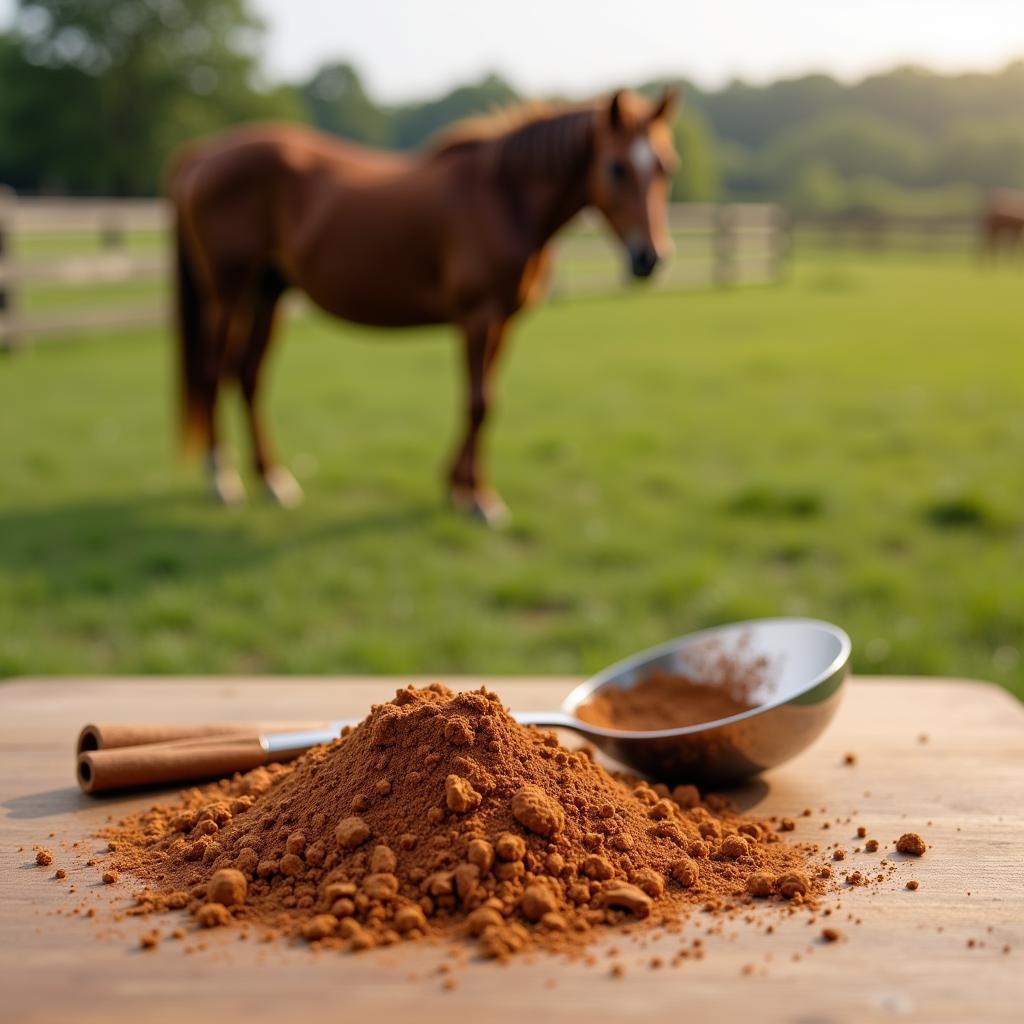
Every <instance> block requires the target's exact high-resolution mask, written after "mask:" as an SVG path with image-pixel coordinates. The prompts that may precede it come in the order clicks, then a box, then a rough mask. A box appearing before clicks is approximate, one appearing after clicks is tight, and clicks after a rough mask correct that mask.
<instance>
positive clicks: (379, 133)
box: [301, 64, 395, 146]
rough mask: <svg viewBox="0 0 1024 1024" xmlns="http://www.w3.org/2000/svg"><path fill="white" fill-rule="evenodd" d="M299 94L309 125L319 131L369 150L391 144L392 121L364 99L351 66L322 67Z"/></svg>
mask: <svg viewBox="0 0 1024 1024" xmlns="http://www.w3.org/2000/svg"><path fill="white" fill-rule="evenodd" d="M301 91H302V98H303V100H304V101H305V103H306V106H307V108H308V110H309V114H310V117H311V119H312V121H313V124H314V125H316V127H317V128H319V129H320V130H321V131H325V132H330V133H331V134H332V135H340V136H342V137H344V138H346V139H353V140H355V141H356V142H364V143H366V144H367V145H371V146H391V145H393V144H394V141H395V130H394V123H393V118H392V117H391V116H389V114H388V112H387V111H385V110H382V109H381V108H380V107H378V106H377V105H376V104H375V103H374V102H373V100H371V99H370V97H369V96H367V94H366V90H365V89H364V88H363V83H362V80H361V79H360V77H359V73H358V72H357V71H356V69H355V68H354V67H353V66H352V65H351V64H325V65H324V66H323V67H322V68H320V70H319V71H317V73H316V74H315V75H314V76H313V77H312V78H311V79H310V80H309V81H308V82H306V83H305V84H304V85H303V86H302V90H301Z"/></svg>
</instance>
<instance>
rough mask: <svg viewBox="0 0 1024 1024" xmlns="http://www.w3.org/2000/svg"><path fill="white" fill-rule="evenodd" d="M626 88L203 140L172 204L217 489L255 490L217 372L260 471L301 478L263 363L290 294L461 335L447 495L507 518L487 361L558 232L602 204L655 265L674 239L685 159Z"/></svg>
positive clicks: (290, 482) (272, 477)
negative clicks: (225, 419)
mask: <svg viewBox="0 0 1024 1024" xmlns="http://www.w3.org/2000/svg"><path fill="white" fill-rule="evenodd" d="M673 100H674V96H673V94H672V93H671V92H669V91H666V93H665V94H664V96H663V97H662V98H661V99H660V100H659V101H658V102H656V103H652V102H649V101H647V100H645V99H644V98H642V97H640V96H638V95H636V94H634V93H629V92H619V93H616V94H615V95H614V96H613V97H612V98H611V100H610V101H604V102H601V103H598V104H593V105H587V106H582V107H571V108H568V107H563V108H554V109H552V108H545V109H543V110H537V109H530V110H523V111H520V112H519V113H518V115H512V117H511V118H509V117H508V116H505V117H503V116H502V115H495V116H494V117H491V118H486V119H483V120H480V121H474V122H466V123H465V124H463V125H459V126H456V128H455V129H454V130H453V131H452V132H450V133H448V134H446V135H444V136H442V137H441V138H440V140H439V141H437V142H436V143H435V144H434V146H433V147H432V148H431V149H429V150H427V151H425V152H424V153H422V154H417V155H407V154H406V155H400V154H393V153H384V152H377V151H373V150H368V149H363V148H361V147H358V146H355V145H352V144H350V143H347V142H342V141H339V140H338V139H334V138H329V137H327V136H323V135H319V134H316V133H314V132H312V131H309V130H307V129H304V128H300V127H297V126H293V125H270V126H260V127H248V128H243V129H240V130H237V131H234V132H232V133H230V134H228V135H226V136H222V137H220V138H217V139H214V140H212V141H208V142H204V143H201V144H197V145H194V146H192V147H189V148H187V149H186V150H184V151H183V152H182V153H181V154H180V155H179V156H178V158H177V160H176V162H175V164H174V166H173V170H172V173H171V178H170V182H169V187H170V194H171V198H172V200H173V202H174V206H175V210H176V230H177V276H178V320H179V334H180V348H181V371H182V372H181V376H182V392H183V433H184V436H185V440H186V443H187V444H189V445H190V446H195V445H196V444H197V443H198V444H199V445H201V446H204V447H205V449H206V453H207V458H208V466H209V471H210V477H211V484H212V487H213V491H214V493H215V495H216V496H217V497H218V498H219V499H220V500H222V501H224V502H234V501H239V500H241V499H243V498H244V490H243V488H242V482H241V478H240V477H239V475H238V473H237V471H236V470H234V469H233V468H232V467H231V466H230V465H229V464H227V463H226V461H225V460H224V459H223V458H222V454H221V452H220V450H219V449H218V441H217V428H216V405H217V396H218V392H219V389H220V385H221V384H226V383H229V382H231V381H236V380H237V382H238V383H239V385H240V386H241V391H242V395H243V397H244V399H245V405H246V409H247V413H248V422H249V430H250V433H251V439H252V447H253V453H254V456H255V467H256V471H257V472H258V473H259V475H260V476H261V477H262V479H263V481H264V483H265V485H266V487H267V490H268V491H269V494H270V496H271V497H272V498H273V499H275V500H276V501H278V502H279V503H281V504H282V505H292V504H295V503H296V502H297V501H299V500H300V499H301V497H302V492H301V490H300V488H299V485H298V483H297V482H296V481H295V478H294V477H293V476H292V475H291V473H289V472H288V470H287V469H286V468H284V467H283V466H282V465H280V464H279V463H278V462H277V461H276V459H275V458H274V455H273V454H272V451H271V447H270V445H269V443H268V441H267V435H266V432H265V430H264V428H263V424H262V420H261V415H260V406H259V394H260V369H261V367H262V366H263V360H264V356H265V355H266V352H267V348H268V345H269V343H270V338H271V333H272V330H273V326H274V314H275V309H276V308H277V305H278V300H279V299H280V298H281V295H282V294H283V293H284V292H285V291H286V290H287V289H288V288H289V287H296V288H300V289H302V291H304V292H305V293H306V294H307V295H309V296H310V298H311V299H312V300H313V301H314V302H315V303H316V304H317V305H319V306H321V307H322V308H323V309H325V310H326V311H327V312H329V313H332V314H334V315H335V316H338V317H342V318H344V319H346V320H351V321H354V322H356V323H361V324H369V325H374V326H380V327H407V326H413V325H418V324H438V323H452V324H455V325H456V326H458V327H459V328H460V329H461V331H462V334H463V335H464V339H465V363H466V371H467V377H468V400H467V403H466V413H465V416H466V422H465V434H464V437H463V439H462V442H461V444H460V445H459V447H458V450H457V451H456V453H455V457H454V459H453V461H452V463H451V467H450V470H449V473H448V486H449V489H450V496H451V500H452V502H453V503H454V505H455V506H456V507H457V508H459V509H461V510H465V511H468V512H470V513H472V514H474V515H476V516H478V517H480V518H481V519H483V520H485V521H488V522H492V521H496V520H499V519H501V518H502V517H503V515H504V514H505V511H506V510H505V506H504V504H503V503H502V501H501V499H500V497H499V496H498V495H497V494H496V492H495V491H493V490H492V489H490V488H489V487H487V486H486V484H485V483H484V479H483V474H482V473H481V470H480V466H479V458H478V439H479V435H480V429H481V427H482V426H483V423H484V420H485V418H486V416H487V410H488V405H489V403H490V399H491V375H492V370H493V368H494V365H495V363H496V361H497V358H498V355H499V353H500V351H501V348H502V342H503V340H504V337H505V330H506V326H507V324H508V321H509V319H510V318H511V317H512V316H513V315H514V314H515V313H516V312H517V311H518V310H519V309H520V308H522V307H523V306H524V305H525V304H527V303H528V302H530V301H531V300H533V299H535V298H536V297H537V294H538V291H539V290H540V286H541V284H542V279H543V277H544V272H545V270H546V269H547V266H548V263H549V250H548V243H549V242H550V240H551V238H552V236H553V235H554V234H555V233H556V232H557V231H558V230H559V229H560V228H561V227H562V226H563V225H565V224H566V223H567V222H568V221H569V220H570V219H571V218H572V217H574V216H575V215H576V214H577V213H579V212H580V211H581V210H582V209H583V208H584V207H587V206H594V207H596V208H597V209H598V210H600V211H601V213H602V214H603V215H604V217H605V218H606V219H607V221H608V223H609V224H610V226H611V228H612V230H613V231H614V233H615V234H616V235H617V236H618V238H619V239H620V240H621V241H622V243H623V244H624V245H625V247H626V249H627V251H628V254H629V261H630V266H631V269H632V272H633V274H634V275H636V276H637V277H647V276H648V275H649V274H650V273H651V272H652V271H653V270H654V267H655V265H656V264H657V262H658V260H659V257H660V256H661V255H662V254H663V253H664V251H665V250H666V248H667V225H666V220H667V218H666V196H667V189H668V182H669V177H670V175H671V172H672V169H673V165H674V162H675V160H676V156H675V153H674V152H673V149H672V142H671V130H670V126H669V112H670V109H671V107H672V104H673Z"/></svg>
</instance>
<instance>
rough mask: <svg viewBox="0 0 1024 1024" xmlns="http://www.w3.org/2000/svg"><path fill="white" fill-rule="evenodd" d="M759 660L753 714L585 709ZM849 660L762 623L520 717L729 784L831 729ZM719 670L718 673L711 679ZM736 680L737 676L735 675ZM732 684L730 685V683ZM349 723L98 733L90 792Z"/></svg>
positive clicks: (225, 767)
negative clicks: (611, 717) (628, 718)
mask: <svg viewBox="0 0 1024 1024" xmlns="http://www.w3.org/2000/svg"><path fill="white" fill-rule="evenodd" d="M755 659H757V662H758V664H759V665H761V664H762V662H763V664H764V665H766V666H767V669H768V671H762V670H761V669H760V668H759V670H758V672H757V673H756V674H755V675H754V676H753V678H754V679H755V682H756V685H755V686H754V687H753V688H752V689H751V690H750V692H749V693H748V694H747V696H748V698H749V700H748V702H749V703H750V704H753V705H754V706H753V707H752V708H751V709H750V710H748V711H743V712H742V713H740V714H736V715H732V716H730V717H728V718H720V719H718V720H716V721H713V722H703V723H701V724H699V725H687V726H682V727H679V728H666V729H657V730H653V731H647V732H630V731H627V730H623V729H608V728H602V727H601V726H598V725H594V724H591V723H590V722H587V721H584V720H583V719H581V718H580V717H579V714H578V710H579V708H580V706H581V705H582V704H585V703H586V702H587V701H588V700H590V699H591V698H592V697H593V696H594V695H595V694H597V693H599V692H600V691H602V690H604V689H606V688H611V687H614V688H617V689H619V690H628V689H630V688H631V687H633V686H636V685H637V684H638V683H641V682H643V681H644V680H645V679H647V678H648V677H649V676H650V675H651V674H652V673H654V672H660V673H663V674H669V675H674V676H681V677H685V678H687V679H689V680H691V681H693V682H694V683H699V684H702V685H705V686H709V687H714V686H715V685H716V674H717V672H716V667H719V666H721V665H722V664H729V663H731V664H734V665H735V666H738V667H739V669H740V671H742V666H743V665H744V664H745V663H746V664H749V663H751V662H752V661H753V660H755ZM849 660H850V638H849V637H848V636H847V635H846V634H845V633H844V632H843V631H842V630H841V629H839V627H838V626H832V625H829V623H827V622H817V621H815V620H814V619H761V620H757V621H754V622H741V623H737V624H736V625H732V626H720V627H718V628H717V629H707V630H704V631H703V632H701V633H693V634H692V635H690V636H684V637H679V638H678V639H676V640H670V641H669V642H668V643H666V644H661V645H660V646H659V647H653V648H651V649H650V650H649V651H643V652H642V653H640V654H636V655H634V656H633V657H632V658H627V659H626V660H625V661H620V662H619V663H618V664H616V665H612V666H611V668H606V669H605V670H604V671H603V672H599V673H598V674H597V675H596V676H594V677H593V678H592V679H589V680H587V682H585V683H582V684H580V685H579V686H577V687H576V689H575V690H573V691H572V693H570V694H569V696H568V697H566V699H565V700H564V701H563V702H562V707H561V709H560V710H558V711H519V712H514V713H513V715H514V717H515V719H516V720H517V721H518V722H520V723H522V724H523V725H539V726H550V727H553V728H559V729H572V730H574V731H575V732H578V733H580V734H582V735H583V736H585V737H586V738H587V739H588V740H590V741H591V743H593V744H594V745H595V746H597V747H599V748H600V749H601V750H603V751H604V752H605V753H606V754H608V755H610V756H611V757H613V758H615V759H616V760H617V761H619V762H621V763H622V764H624V765H626V766H627V767H629V768H632V769H633V770H634V771H638V772H642V773H643V774H645V775H649V776H652V777H653V778H655V779H657V780H659V781H662V782H676V781H683V780H685V781H687V782H699V783H703V784H707V783H713V784H719V785H722V784H727V783H731V782H737V781H739V780H740V779H743V778H746V777H747V776H750V775H755V774H756V773H757V772H760V771H763V770H764V769H765V768H771V767H772V766H773V765H776V764H779V763H781V762H782V761H785V760H787V759H788V758H790V757H793V755H794V754H798V753H799V752H800V751H801V750H803V749H804V747H806V746H807V745H808V744H809V743H811V741H812V740H814V739H815V737H816V736H817V735H818V734H819V733H820V732H821V730H822V729H824V728H825V726H826V725H827V724H828V721H829V719H830V718H831V717H832V715H833V713H834V712H835V709H836V704H837V703H838V700H839V689H840V687H841V686H842V684H843V680H844V679H845V677H846V672H847V667H848V664H849ZM709 667H710V671H709ZM734 675H735V673H734ZM719 685H721V682H719ZM357 724H358V719H353V720H352V721H350V722H325V723H314V724H312V725H310V724H307V725H305V726H301V725H299V724H298V723H294V724H293V725H292V726H291V727H290V728H286V727H284V726H283V724H282V723H278V724H273V723H271V724H266V725H262V724H259V723H221V724H219V725H211V724H198V725H196V724H191V725H189V724H186V725H177V726H175V725H172V726H168V725H167V724H166V723H156V724H142V725H140V724H138V723H135V724H132V725H107V726H102V727H101V726H95V725H92V726H87V727H86V728H85V729H84V730H83V731H82V734H81V736H80V738H79V744H78V750H77V752H76V773H77V777H78V783H79V785H80V786H81V788H82V789H83V790H84V791H85V792H87V793H100V792H103V791H106V790H112V789H132V788H136V787H140V786H147V785H157V784H166V783H169V782H187V781H196V780H198V779H204V778H212V777H217V776H222V775H230V774H231V773H232V772H240V771H249V770H251V769H252V768H255V767H256V766H257V765H261V764H267V763H269V762H271V761H288V760H291V759H293V758H296V757H298V756H299V755H300V754H302V753H303V752H304V751H306V750H308V749H309V748H310V747H314V746H317V745H318V744H321V743H330V742H331V741H332V740H335V739H337V738H338V736H339V735H340V734H341V731H342V729H343V728H344V727H345V726H346V725H357Z"/></svg>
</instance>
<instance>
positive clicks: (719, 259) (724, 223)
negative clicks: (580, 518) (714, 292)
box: [714, 203, 736, 288]
mask: <svg viewBox="0 0 1024 1024" xmlns="http://www.w3.org/2000/svg"><path fill="white" fill-rule="evenodd" d="M714 274H715V284H716V285H718V286H719V287H720V288H725V287H728V286H729V285H732V284H735V283H736V210H735V208H734V207H733V206H732V205H730V204H728V203H720V204H719V205H718V206H716V207H715V268H714Z"/></svg>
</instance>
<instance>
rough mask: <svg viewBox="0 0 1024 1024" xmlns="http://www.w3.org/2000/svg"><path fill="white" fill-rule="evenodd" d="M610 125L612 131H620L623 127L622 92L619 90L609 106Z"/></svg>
mask: <svg viewBox="0 0 1024 1024" xmlns="http://www.w3.org/2000/svg"><path fill="white" fill-rule="evenodd" d="M608 124H610V125H611V128H612V131H618V130H619V129H620V128H621V127H622V90H621V89H619V90H617V91H616V92H615V93H614V94H613V95H612V99H611V102H610V103H609V104H608Z"/></svg>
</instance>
